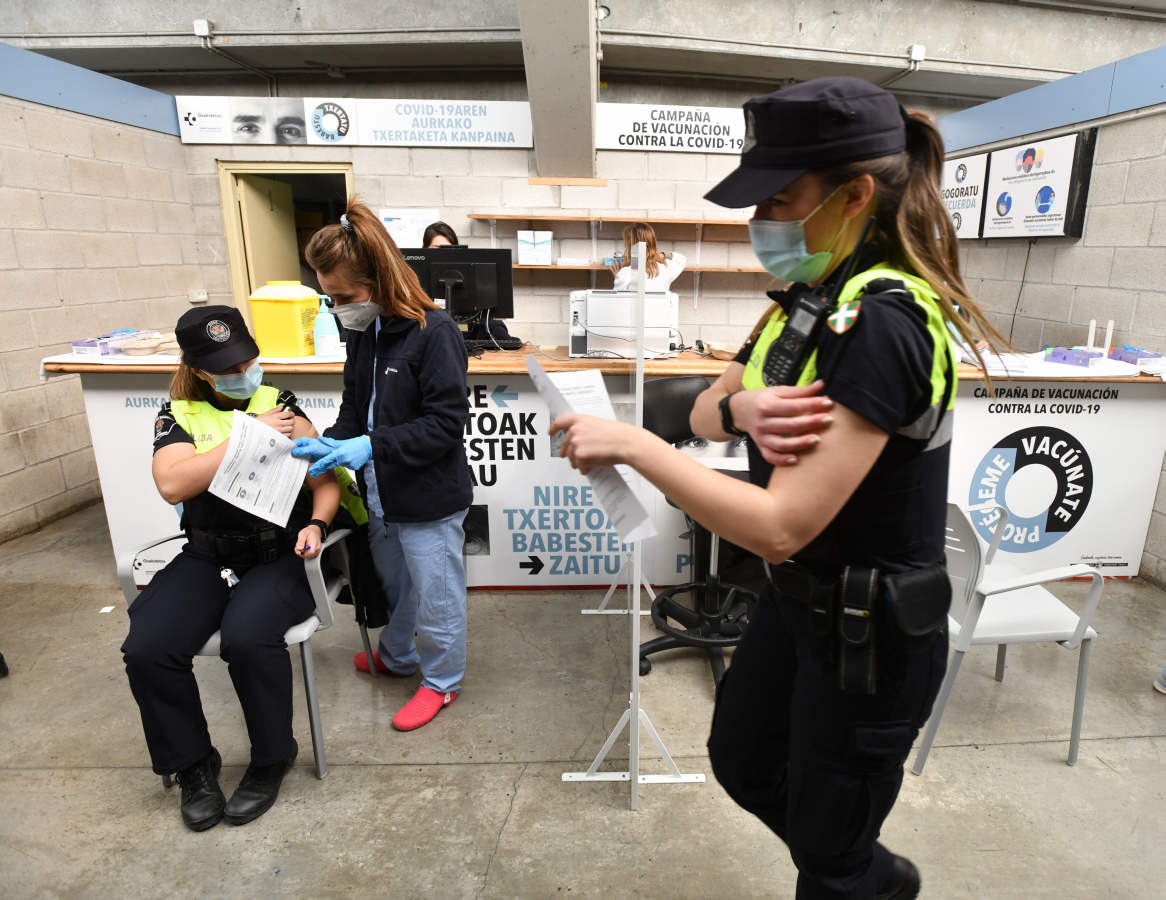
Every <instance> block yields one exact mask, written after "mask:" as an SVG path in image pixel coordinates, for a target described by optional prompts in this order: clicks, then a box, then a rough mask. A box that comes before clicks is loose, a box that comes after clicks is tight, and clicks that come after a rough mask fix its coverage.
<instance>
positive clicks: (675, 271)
mask: <svg viewBox="0 0 1166 900" xmlns="http://www.w3.org/2000/svg"><path fill="white" fill-rule="evenodd" d="M641 241H642V242H643V243H644V244H646V245H647V246H646V247H645V248H644V251H645V252H644V259H645V261H646V265H645V272H644V275H645V278H644V290H645V291H666V290H668V288H669V287H670V286H671V285H672V282H673V281H675V280H676V277H677V276H678V275H679V274H680V273H681V272H683V271H684V265H685V263H687V262H688V260H687V259H685V257H684V254H683V253H681V252H680V251H679V250H674V251H672V252H671V253H663V252H661V251H660V248H659V247H657V246H656V231H655V229H653V228H652V226H651V225H649V224H647V223H646V222H633V223H632V224H631V225H628V226H627V227H626V228H624V230H623V248H624V249H623V257H622V263H620V262H613V263H612V264H611V273H612V274H613V275H614V276H615V284H613V285H612V290H615V291H630V290H632V288H633V284H634V283H633V281H632V278H633V276H634V274H635V270H634V269H633V268H632V248H633V247H634V246H635V245H636V244H638V243H640V242H641Z"/></svg>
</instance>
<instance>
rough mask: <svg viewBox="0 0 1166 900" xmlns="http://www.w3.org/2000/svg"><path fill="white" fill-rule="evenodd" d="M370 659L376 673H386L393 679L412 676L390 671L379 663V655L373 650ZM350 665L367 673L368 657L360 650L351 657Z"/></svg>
mask: <svg viewBox="0 0 1166 900" xmlns="http://www.w3.org/2000/svg"><path fill="white" fill-rule="evenodd" d="M372 659H373V662H374V663H376V667H377V671H378V672H387V673H388V674H389V675H392V676H394V677H395V678H408V677H409V676H410V675H412V674H413V673H412V672H394V671H393V670H392V669H390V668H389V667H388V666H386V665H385V664H384V663H383V662H381V655H380V653H378V652H377V651H376V650H374V651H373V652H372ZM352 664H353V665H354V666H356V668H357V670H358V671H360V672H367V671H368V655H367V654H366V653H365V652H364V651H363V650H361V651H360V652H359V653H358V654H356V656H354V657H352Z"/></svg>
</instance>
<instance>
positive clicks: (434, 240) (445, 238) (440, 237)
mask: <svg viewBox="0 0 1166 900" xmlns="http://www.w3.org/2000/svg"><path fill="white" fill-rule="evenodd" d="M421 246H422V247H424V248H425V249H426V250H429V249H430V248H432V247H454V246H457V232H455V231H454V230H453V229H452V228H450V227H449V226H448V225H446V224H445V223H444V222H434V223H433V224H431V225H429V226H428V227H426V229H425V233H424V234H423V235H421Z"/></svg>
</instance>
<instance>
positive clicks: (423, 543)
mask: <svg viewBox="0 0 1166 900" xmlns="http://www.w3.org/2000/svg"><path fill="white" fill-rule="evenodd" d="M465 517H466V510H464V509H462V510H458V511H457V512H454V513H451V514H450V515H448V516H446V517H445V518H443V519H437V520H435V521H433V522H386V521H385V520H384V519H382V518H381V517H380V516H378V515H377V514H376V513H374V512H372V511H371V510H370V511H369V518H368V544H369V547H370V548H371V549H372V558H373V564H374V565H375V566H376V570H377V575H378V576H379V577H380V581H381V586H382V587H383V588H384V591H385V596H386V597H387V598H388V606H389V624H388V625H386V626H385V627H384V629H383V630H382V631H381V636H380V642H379V649H380V657H381V662H383V663H384V664H385V665H386V666H388V667H389V668H390V669H392V670H393V671H394V672H397V673H401V674H407V673H410V672H413V671H415V670H416V669H417V667H418V665H420V667H421V684H422V686H423V687H427V688H430V689H431V690H434V691H438V692H439V693H445V692H446V691H459V690H461V684H462V678H464V677H465V673H466V570H465V565H464V564H463V562H462V544H463V542H464V541H465V533H464V531H463V530H462V521H463V520H464V519H465Z"/></svg>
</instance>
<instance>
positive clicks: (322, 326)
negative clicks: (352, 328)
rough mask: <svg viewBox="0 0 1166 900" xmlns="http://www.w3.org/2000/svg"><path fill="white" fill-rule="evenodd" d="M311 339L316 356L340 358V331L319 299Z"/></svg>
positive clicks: (322, 299) (322, 301) (330, 312)
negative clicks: (313, 342) (314, 346)
mask: <svg viewBox="0 0 1166 900" xmlns="http://www.w3.org/2000/svg"><path fill="white" fill-rule="evenodd" d="M312 338H313V340H314V341H315V343H316V356H332V357H336V356H342V355H343V353H342V351H341V349H340V329H339V328H337V327H336V317H335V316H334V315H332V310H330V309H328V307H327V306H325V305H324V298H323V296H321V298H320V311H319V312H318V313H316V322H315V324H314V325H313V326H312Z"/></svg>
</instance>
